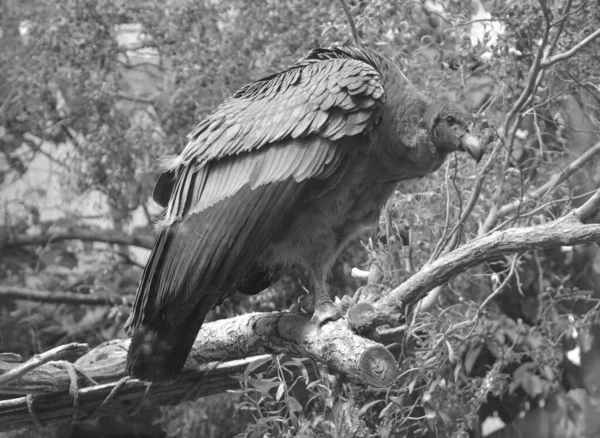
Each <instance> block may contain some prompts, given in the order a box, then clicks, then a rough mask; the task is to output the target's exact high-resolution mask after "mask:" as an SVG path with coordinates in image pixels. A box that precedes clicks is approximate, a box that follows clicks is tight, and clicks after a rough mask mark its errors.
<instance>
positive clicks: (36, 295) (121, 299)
mask: <svg viewBox="0 0 600 438" xmlns="http://www.w3.org/2000/svg"><path fill="white" fill-rule="evenodd" d="M0 297H2V298H4V299H6V298H12V299H16V300H28V301H36V302H40V303H67V304H86V305H101V306H114V305H118V304H123V303H126V302H133V296H119V295H96V294H81V293H74V292H61V291H50V290H35V289H30V288H27V287H20V286H0Z"/></svg>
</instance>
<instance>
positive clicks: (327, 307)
mask: <svg viewBox="0 0 600 438" xmlns="http://www.w3.org/2000/svg"><path fill="white" fill-rule="evenodd" d="M316 271H317V272H314V274H313V289H314V292H315V295H316V296H315V311H314V313H313V317H312V319H311V320H310V322H311V323H313V324H317V325H319V326H321V325H323V324H325V322H327V321H335V320H338V319H340V318H341V317H342V311H341V309H340V308H339V307H338V306H336V305H335V304H333V301H331V297H330V296H329V291H328V289H327V282H326V281H325V277H326V274H325V273H324V272H323V270H322V269H317V270H316Z"/></svg>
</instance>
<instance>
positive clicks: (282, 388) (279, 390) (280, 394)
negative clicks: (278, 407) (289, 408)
mask: <svg viewBox="0 0 600 438" xmlns="http://www.w3.org/2000/svg"><path fill="white" fill-rule="evenodd" d="M284 392H285V384H284V383H283V382H281V383H280V384H279V388H277V394H275V400H277V401H279V400H281V397H283V393H284Z"/></svg>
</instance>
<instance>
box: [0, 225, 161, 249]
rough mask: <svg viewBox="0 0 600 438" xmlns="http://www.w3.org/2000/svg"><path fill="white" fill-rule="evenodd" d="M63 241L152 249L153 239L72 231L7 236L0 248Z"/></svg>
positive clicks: (100, 232) (106, 231)
mask: <svg viewBox="0 0 600 438" xmlns="http://www.w3.org/2000/svg"><path fill="white" fill-rule="evenodd" d="M63 240H81V241H84V242H102V243H108V244H111V245H130V246H137V247H139V248H146V249H152V246H153V239H152V238H148V237H142V236H128V235H124V234H117V233H115V232H113V231H110V230H102V231H84V230H81V231H72V232H59V233H45V234H36V235H31V236H30V235H25V234H21V235H17V236H8V238H7V239H6V240H5V241H4V242H0V247H5V248H11V247H15V246H25V245H47V244H48V243H51V242H60V241H63Z"/></svg>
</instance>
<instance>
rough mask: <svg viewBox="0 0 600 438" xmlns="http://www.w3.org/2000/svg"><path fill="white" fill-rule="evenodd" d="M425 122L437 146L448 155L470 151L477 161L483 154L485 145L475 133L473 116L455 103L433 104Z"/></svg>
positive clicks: (428, 110) (427, 112) (443, 153)
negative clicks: (483, 145)
mask: <svg viewBox="0 0 600 438" xmlns="http://www.w3.org/2000/svg"><path fill="white" fill-rule="evenodd" d="M425 122H426V124H427V128H428V131H429V133H430V135H431V140H432V142H433V145H434V146H435V148H436V149H437V150H438V151H439V152H440V153H441V154H442V155H447V154H449V153H450V152H454V151H464V152H466V153H468V154H469V155H470V156H471V157H472V158H473V159H474V160H475V161H476V162H479V161H480V160H481V157H482V156H483V152H484V150H483V147H482V145H481V143H480V142H479V139H478V138H477V136H476V135H475V132H474V129H475V122H474V120H473V117H472V116H471V115H470V114H469V113H468V112H467V111H466V110H464V109H463V108H462V107H460V106H458V105H456V104H453V103H443V104H434V105H431V106H430V107H429V108H428V109H427V111H426V115H425Z"/></svg>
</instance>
